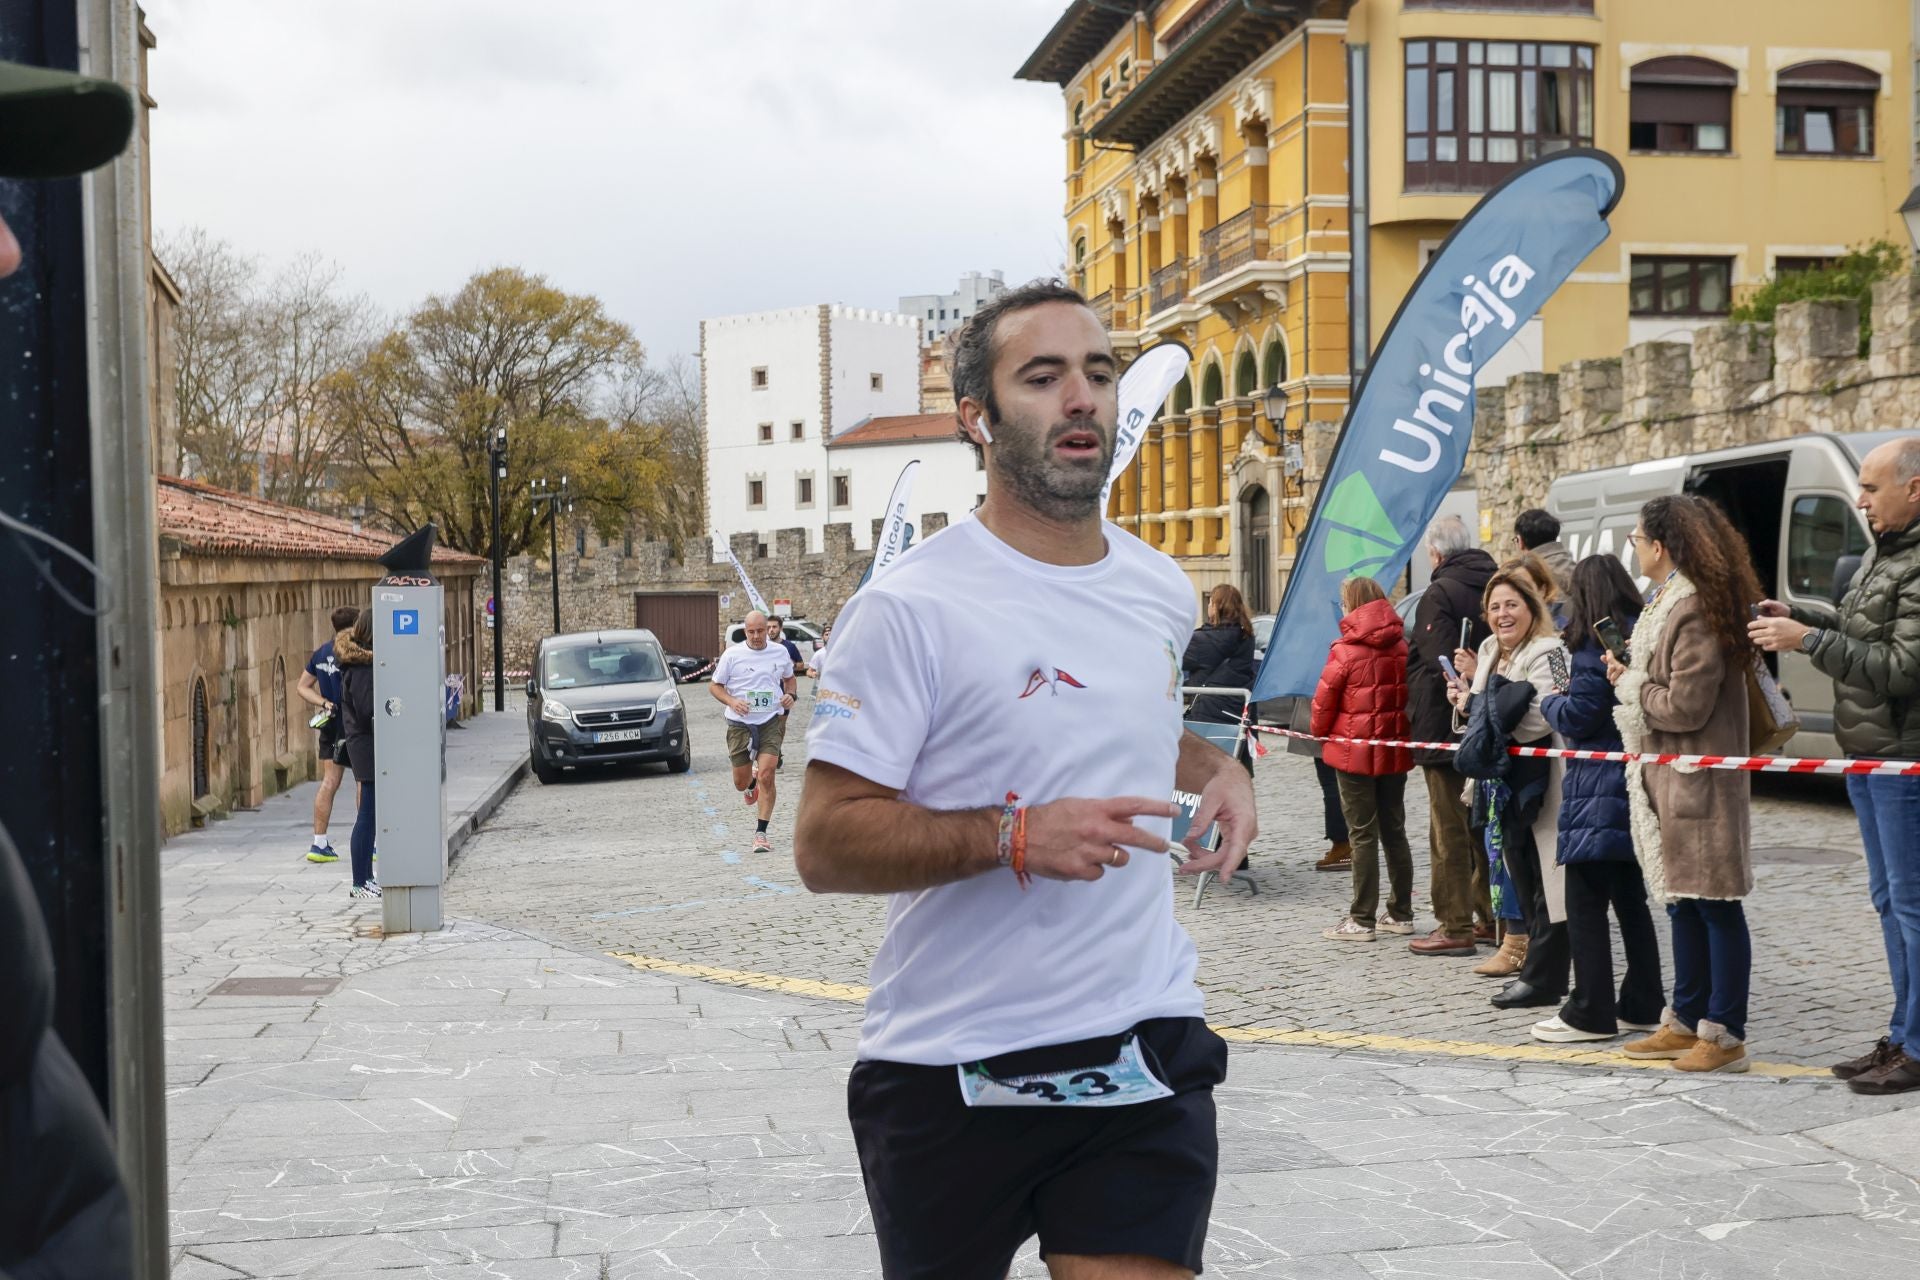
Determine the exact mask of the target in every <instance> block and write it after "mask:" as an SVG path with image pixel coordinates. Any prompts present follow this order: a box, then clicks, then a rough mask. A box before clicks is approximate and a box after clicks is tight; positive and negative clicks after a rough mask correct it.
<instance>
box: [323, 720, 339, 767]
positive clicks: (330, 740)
mask: <svg viewBox="0 0 1920 1280" xmlns="http://www.w3.org/2000/svg"><path fill="white" fill-rule="evenodd" d="M339 747H340V713H339V712H338V711H335V712H334V713H333V718H332V719H330V720H328V721H327V722H326V723H325V724H323V725H321V726H320V748H319V755H320V763H322V764H326V763H328V762H329V761H331V760H332V759H333V755H334V752H335V751H337V750H338V749H339Z"/></svg>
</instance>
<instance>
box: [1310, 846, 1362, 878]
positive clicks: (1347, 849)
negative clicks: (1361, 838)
mask: <svg viewBox="0 0 1920 1280" xmlns="http://www.w3.org/2000/svg"><path fill="white" fill-rule="evenodd" d="M1352 865H1353V846H1352V845H1350V844H1348V843H1347V842H1346V841H1345V840H1336V841H1335V842H1334V844H1333V847H1332V848H1330V849H1328V850H1327V852H1326V855H1325V856H1324V857H1322V858H1321V859H1320V861H1318V862H1316V863H1314V864H1313V869H1314V870H1315V871H1345V870H1346V869H1347V868H1349V867H1351V866H1352Z"/></svg>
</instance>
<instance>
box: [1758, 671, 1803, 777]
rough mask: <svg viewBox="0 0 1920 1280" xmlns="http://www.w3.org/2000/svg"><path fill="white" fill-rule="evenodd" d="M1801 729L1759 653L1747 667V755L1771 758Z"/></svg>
mask: <svg viewBox="0 0 1920 1280" xmlns="http://www.w3.org/2000/svg"><path fill="white" fill-rule="evenodd" d="M1799 729H1800V716H1799V715H1798V714H1797V713H1796V712H1795V711H1794V709H1793V704H1792V703H1791V702H1788V701H1787V695H1786V693H1785V692H1784V691H1783V690H1782V689H1781V688H1780V682H1779V681H1778V680H1775V679H1774V678H1773V673H1772V672H1771V671H1768V670H1767V664H1766V663H1765V662H1763V661H1762V660H1761V658H1760V655H1759V654H1757V653H1756V654H1755V655H1754V656H1753V665H1751V666H1749V667H1748V668H1747V754H1748V755H1750V756H1767V755H1772V754H1773V753H1774V752H1776V751H1778V750H1779V749H1780V748H1781V747H1784V746H1786V745H1787V740H1788V739H1789V738H1791V737H1793V735H1794V734H1795V733H1797V732H1798V731H1799Z"/></svg>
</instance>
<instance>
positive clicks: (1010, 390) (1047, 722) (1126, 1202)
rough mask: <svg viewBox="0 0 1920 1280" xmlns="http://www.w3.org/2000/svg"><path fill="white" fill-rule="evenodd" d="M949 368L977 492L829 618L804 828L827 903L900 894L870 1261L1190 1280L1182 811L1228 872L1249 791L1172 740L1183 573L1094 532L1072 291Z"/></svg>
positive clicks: (1206, 1190) (925, 1271)
mask: <svg viewBox="0 0 1920 1280" xmlns="http://www.w3.org/2000/svg"><path fill="white" fill-rule="evenodd" d="M951 359H952V366H953V367H952V375H953V389H954V394H955V396H956V397H957V402H958V406H959V407H958V413H957V416H958V417H959V420H960V423H961V434H962V436H963V437H964V438H965V439H967V440H968V441H969V442H971V443H973V444H974V445H975V446H976V447H978V446H981V445H984V446H985V455H986V470H987V497H986V501H984V502H983V503H982V504H981V505H980V507H979V509H978V511H976V512H975V513H974V515H973V516H971V517H969V518H968V519H965V520H962V521H960V522H958V523H956V524H954V525H953V526H951V527H950V528H948V529H946V530H944V531H942V532H941V533H939V534H937V535H935V536H934V537H931V538H928V539H927V540H926V541H925V542H923V543H921V544H920V545H918V546H916V547H914V548H913V549H912V550H911V551H909V552H907V553H906V555H904V556H903V557H901V558H900V560H899V561H897V562H896V563H895V564H894V565H893V567H892V568H890V569H889V570H888V571H887V572H886V574H885V576H883V577H880V578H877V579H875V580H873V581H871V582H869V583H868V584H867V585H866V587H864V588H863V589H862V590H860V591H859V592H858V593H857V594H856V595H855V596H854V597H853V599H852V600H851V601H849V602H848V604H847V606H846V608H845V609H844V610H843V611H842V612H841V613H840V616H839V618H838V619H837V624H838V625H837V626H836V628H835V632H834V639H833V646H832V648H831V650H830V651H829V654H828V656H827V658H826V659H825V661H824V663H823V665H822V667H821V670H820V685H819V687H818V689H817V690H816V701H815V707H814V714H813V721H812V726H811V728H810V729H809V731H808V747H809V752H810V756H811V760H810V763H809V764H808V766H807V774H806V782H805V788H804V790H803V791H802V793H801V797H800V811H799V816H798V818H797V820H796V828H795V835H794V856H795V860H796V862H797V864H798V867H799V871H800V875H801V878H802V879H803V880H804V881H805V882H806V884H807V887H808V888H810V889H813V890H814V891H816V892H822V893H886V894H890V895H892V897H891V901H890V902H889V906H888V915H887V932H886V937H885V939H884V940H883V941H882V942H881V944H880V950H879V953H878V955H877V956H876V957H875V959H874V963H873V990H872V994H871V995H870V996H869V997H868V1000H867V1016H866V1022H865V1026H864V1027H863V1029H862V1032H861V1037H860V1046H859V1050H858V1057H859V1062H858V1063H857V1064H856V1065H855V1067H854V1069H853V1073H852V1076H851V1078H850V1079H849V1081H848V1111H849V1114H850V1116H851V1119H852V1122H853V1132H854V1139H855V1142H856V1144H857V1145H858V1147H859V1151H860V1166H861V1171H862V1173H863V1174H864V1176H865V1180H866V1188H867V1199H868V1202H869V1203H870V1204H871V1206H872V1208H873V1218H874V1225H875V1229H876V1231H877V1232H878V1235H879V1242H880V1256H881V1262H882V1267H883V1270H884V1273H885V1274H886V1275H887V1276H888V1277H890V1278H895V1280H897V1278H901V1277H927V1278H929V1280H931V1278H932V1277H940V1278H941V1280H971V1278H973V1277H978V1280H1001V1278H1002V1277H1004V1276H1005V1275H1006V1274H1007V1269H1008V1266H1009V1264H1010V1263H1011V1261H1012V1259H1013V1256H1014V1253H1015V1252H1016V1251H1017V1250H1018V1249H1019V1247H1020V1245H1021V1244H1022V1243H1023V1242H1024V1241H1025V1240H1026V1239H1027V1238H1028V1237H1030V1236H1033V1235H1035V1234H1037V1235H1038V1236H1039V1237H1040V1248H1041V1252H1042V1254H1043V1256H1044V1257H1045V1258H1046V1261H1047V1265H1048V1267H1049V1268H1050V1269H1051V1270H1052V1273H1053V1275H1054V1276H1055V1277H1056V1278H1057V1280H1067V1278H1071V1280H1093V1278H1095V1277H1099V1278H1102V1280H1106V1278H1114V1280H1134V1278H1136V1277H1138V1278H1141V1280H1146V1278H1154V1280H1158V1278H1160V1277H1184V1276H1191V1275H1192V1274H1194V1273H1195V1272H1197V1271H1199V1269H1200V1261H1201V1250H1202V1247H1203V1245H1204V1244H1205V1241H1206V1226H1207V1215H1208V1211H1209V1209H1210V1207H1211V1205H1212V1202H1213V1190H1214V1182H1215V1177H1216V1171H1217V1166H1218V1152H1219V1145H1218V1139H1217V1137H1216V1135H1215V1125H1214V1107H1213V1093H1212V1090H1213V1086H1214V1085H1215V1084H1217V1083H1219V1082H1220V1081H1221V1080H1222V1079H1223V1078H1225V1074H1226V1046H1225V1044H1224V1043H1223V1042H1222V1041H1221V1040H1220V1038H1219V1037H1218V1036H1216V1035H1214V1034H1213V1032H1211V1031H1209V1030H1208V1029H1207V1027H1206V1025H1205V1024H1204V1023H1203V1022H1202V1021H1201V1013H1202V1003H1201V997H1200V991H1199V989H1198V988H1197V987H1196V986H1195V985H1194V980H1193V977H1194V966H1195V956H1194V948H1193V943H1192V942H1191V941H1190V940H1189V939H1188V937H1187V935H1186V932H1185V931H1184V930H1182V929H1181V928H1180V926H1179V925H1178V924H1176V923H1175V922H1174V918H1173V891H1172V886H1171V884H1170V883H1169V862H1168V859H1167V858H1166V857H1165V854H1166V852H1167V848H1168V846H1167V836H1168V833H1169V828H1170V823H1169V819H1170V818H1171V816H1172V815H1173V813H1174V806H1173V805H1172V804H1171V803H1170V800H1169V797H1170V796H1171V793H1172V792H1173V790H1174V789H1175V788H1176V786H1177V787H1178V788H1179V789H1181V790H1184V791H1192V792H1198V793H1199V795H1200V805H1199V811H1198V812H1197V813H1196V815H1195V821H1194V824H1193V831H1194V832H1195V833H1196V838H1197V835H1198V833H1200V832H1204V831H1205V830H1206V829H1207V826H1208V824H1209V823H1211V822H1213V821H1215V820H1217V821H1218V822H1219V825H1220V829H1221V834H1222V839H1221V842H1220V847H1219V850H1218V851H1217V852H1214V853H1205V852H1194V854H1193V856H1192V857H1191V858H1190V859H1189V860H1188V861H1187V862H1186V864H1185V865H1184V866H1183V867H1182V868H1181V869H1182V870H1183V871H1186V872H1200V871H1217V872H1219V873H1220V875H1221V876H1222V877H1223V878H1225V877H1227V876H1230V875H1231V874H1232V872H1233V870H1234V868H1236V867H1237V866H1239V865H1240V862H1241V860H1242V858H1243V857H1244V856H1245V854H1246V849H1247V845H1248V842H1249V841H1251V840H1252V838H1253V836H1254V827H1255V822H1254V809H1253V792H1252V787H1251V785H1250V784H1249V782H1248V779H1247V775H1246V773H1245V771H1243V770H1242V769H1241V768H1240V767H1239V766H1238V765H1237V764H1235V763H1234V762H1233V760H1232V759H1231V758H1229V757H1228V756H1227V755H1225V754H1224V753H1222V752H1220V751H1219V750H1217V749H1216V748H1214V747H1212V746H1209V745H1208V744H1207V743H1206V742H1204V741H1202V740H1201V739H1199V738H1197V737H1195V736H1194V735H1192V734H1190V733H1187V732H1185V730H1184V729H1183V728H1182V726H1181V718H1180V717H1181V703H1180V655H1181V654H1183V653H1184V652H1185V651H1186V644H1187V640H1188V637H1189V636H1190V635H1191V633H1192V631H1193V625H1194V619H1195V617H1196V614H1197V604H1196V598H1195V594H1194V589H1193V586H1192V584H1191V583H1190V582H1189V581H1188V580H1187V578H1186V576H1185V575H1184V574H1183V573H1181V571H1180V570H1179V569H1178V568H1177V567H1176V566H1175V565H1174V563H1173V561H1171V560H1169V559H1168V558H1167V557H1166V556H1164V555H1162V554H1161V553H1159V552H1158V551H1155V550H1153V549H1151V548H1150V547H1148V546H1147V545H1146V544H1145V543H1143V542H1141V541H1140V540H1139V539H1137V538H1135V537H1133V536H1132V535H1131V534H1128V533H1125V532H1123V531H1122V530H1120V529H1118V528H1116V527H1115V526H1113V525H1110V524H1107V523H1105V522H1104V521H1103V520H1102V519H1101V512H1100V493H1101V489H1102V486H1103V485H1104V482H1105V480H1106V476H1107V469H1108V466H1109V463H1110V462H1111V459H1112V457H1113V449H1114V434H1115V431H1114V426H1115V422H1114V420H1115V416H1116V413H1117V407H1116V403H1115V385H1116V381H1117V376H1118V373H1119V370H1118V369H1117V368H1116V367H1115V362H1114V358H1113V352H1112V349H1111V347H1110V346H1109V345H1108V341H1107V334H1106V330H1105V329H1103V328H1102V327H1101V324H1100V322H1099V320H1098V319H1096V318H1095V316H1094V313H1093V312H1092V311H1091V310H1090V309H1089V308H1088V307H1087V304H1086V302H1085V300H1084V299H1083V298H1082V297H1081V296H1080V295H1079V294H1078V293H1076V292H1074V291H1073V290H1071V289H1068V288H1067V287H1065V286H1064V285H1061V284H1059V283H1058V282H1052V283H1045V284H1032V285H1028V286H1026V287H1024V288H1021V289H1016V290H1013V291H1012V292H1009V293H1005V294H1002V295H1000V296H999V297H997V298H995V299H994V300H993V301H991V302H989V303H988V304H986V305H985V306H983V307H982V308H980V310H979V311H978V312H977V313H976V315H975V316H974V318H973V319H972V320H971V321H970V322H969V323H968V324H967V326H966V327H965V328H964V329H963V330H962V331H961V333H960V336H959V338H958V340H957V343H956V346H955V348H954V351H953V354H952V357H951ZM1116 617H1122V618H1127V619H1128V620H1129V623H1130V625H1129V626H1128V627H1126V628H1122V629H1116V628H1115V627H1113V626H1112V619H1114V618H1116ZM1190 851H1191V846H1190Z"/></svg>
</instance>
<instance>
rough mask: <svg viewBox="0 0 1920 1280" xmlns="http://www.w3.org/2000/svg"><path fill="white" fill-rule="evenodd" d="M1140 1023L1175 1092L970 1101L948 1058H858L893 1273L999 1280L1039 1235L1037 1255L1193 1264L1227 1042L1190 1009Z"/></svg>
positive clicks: (862, 1134)
mask: <svg viewBox="0 0 1920 1280" xmlns="http://www.w3.org/2000/svg"><path fill="white" fill-rule="evenodd" d="M1135 1030H1136V1031H1137V1032H1138V1033H1139V1036H1140V1040H1141V1042H1142V1043H1143V1044H1144V1045H1145V1046H1146V1047H1147V1048H1148V1049H1150V1050H1151V1056H1150V1058H1149V1061H1152V1062H1154V1063H1155V1066H1156V1069H1157V1070H1156V1074H1158V1075H1159V1077H1160V1078H1161V1079H1162V1080H1163V1081H1165V1082H1166V1083H1167V1084H1168V1085H1169V1086H1170V1087H1171V1088H1172V1089H1173V1090H1174V1096H1172V1097H1171V1098H1161V1099H1158V1100H1156V1101H1153V1102H1142V1103H1138V1104H1136V1105H1134V1106H1127V1107H1107V1108H1092V1107H1089V1108H1072V1107H1066V1106H1062V1107H1061V1108H1059V1109H1058V1110H1055V1109H1052V1108H1049V1109H1046V1110H1041V1109H1039V1108H1034V1107H968V1106H967V1105H966V1104H965V1103H964V1102H962V1101H961V1098H960V1086H959V1083H958V1080H957V1078H956V1076H955V1071H954V1068H953V1067H950V1066H946V1067H924V1066H913V1065H909V1064H907V1063H900V1062H875V1061H868V1062H860V1063H858V1064H856V1065H855V1066H854V1068H853V1074H852V1075H851V1076H850V1077H849V1078H848V1081H847V1110H848V1113H849V1115H850V1116H851V1118H852V1120H853V1137H854V1143H855V1145H856V1146H857V1147H858V1148H859V1151H860V1170H861V1173H862V1174H863V1175H864V1177H865V1179H866V1185H867V1202H868V1204H870V1205H871V1206H872V1208H873V1221H874V1227H875V1230H876V1231H877V1232H878V1234H879V1238H880V1262H881V1268H882V1271H883V1274H884V1275H885V1276H886V1277H887V1280H1003V1277H1004V1276H1005V1275H1006V1274H1007V1268H1008V1267H1009V1266H1011V1265H1012V1262H1013V1256H1014V1254H1015V1253H1016V1252H1017V1251H1018V1250H1019V1248H1020V1246H1021V1245H1022V1244H1024V1243H1025V1242H1026V1241H1027V1239H1028V1238H1029V1237H1031V1236H1033V1235H1036V1234H1037V1235H1038V1236H1039V1237H1040V1252H1041V1254H1042V1256H1045V1255H1047V1254H1066V1255H1070V1256H1071V1255H1076V1254H1086V1255H1098V1254H1137V1255H1145V1256H1148V1257H1154V1258H1164V1259H1165V1260H1167V1261H1169V1262H1172V1263H1176V1264H1178V1265H1180V1266H1184V1267H1186V1268H1187V1269H1188V1270H1190V1271H1193V1272H1195V1273H1196V1274H1197V1273H1198V1272H1199V1271H1200V1265H1201V1256H1200V1255H1201V1251H1202V1248H1203V1247H1204V1246H1205V1244H1206V1238H1207V1215H1208V1214H1209V1212H1210V1211H1211V1210H1212V1208H1213V1188H1214V1182H1215V1179H1216V1177H1217V1174H1218V1171H1219V1163H1220V1158H1219V1157H1220V1144H1219V1137H1218V1135H1217V1133H1216V1131H1215V1127H1214V1110H1213V1087H1214V1086H1215V1085H1216V1084H1219V1083H1220V1082H1221V1081H1222V1080H1224V1079H1225V1078H1226V1074H1227V1046H1226V1042H1225V1041H1223V1040H1221V1039H1220V1037H1219V1036H1217V1035H1215V1034H1214V1033H1213V1032H1212V1031H1210V1030H1208V1029H1207V1026H1206V1024H1205V1023H1203V1022H1202V1021H1200V1019H1198V1018H1155V1019H1151V1020H1149V1021H1146V1022H1143V1023H1141V1024H1140V1025H1139V1026H1138V1027H1137V1028H1136V1029H1135ZM1019 1056H1020V1055H1008V1058H1018V1057H1019ZM1001 1061H1003V1060H990V1061H989V1064H988V1065H989V1066H990V1067H991V1068H993V1069H995V1070H996V1071H999V1070H1001V1067H1000V1062H1001Z"/></svg>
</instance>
